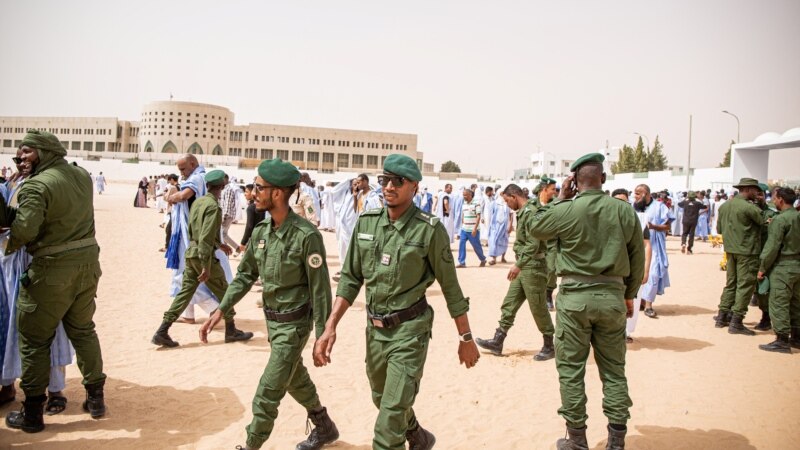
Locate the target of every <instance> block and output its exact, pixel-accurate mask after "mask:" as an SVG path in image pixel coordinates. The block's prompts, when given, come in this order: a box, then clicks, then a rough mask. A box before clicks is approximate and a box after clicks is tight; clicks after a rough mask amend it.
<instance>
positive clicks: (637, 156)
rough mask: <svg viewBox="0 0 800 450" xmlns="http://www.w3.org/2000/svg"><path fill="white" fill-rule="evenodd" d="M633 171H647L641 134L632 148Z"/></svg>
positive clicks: (645, 153) (645, 154)
mask: <svg viewBox="0 0 800 450" xmlns="http://www.w3.org/2000/svg"><path fill="white" fill-rule="evenodd" d="M633 172H647V151H646V150H645V149H644V142H642V137H641V136H639V142H637V143H636V149H634V150H633Z"/></svg>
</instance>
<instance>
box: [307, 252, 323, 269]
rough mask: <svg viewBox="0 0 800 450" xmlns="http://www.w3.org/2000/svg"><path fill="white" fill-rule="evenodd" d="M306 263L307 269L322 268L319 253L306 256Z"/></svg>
mask: <svg viewBox="0 0 800 450" xmlns="http://www.w3.org/2000/svg"><path fill="white" fill-rule="evenodd" d="M307 262H308V267H311V268H312V269H319V268H320V267H322V262H323V261H322V255H320V254H319V253H312V254H310V255H308V261H307Z"/></svg>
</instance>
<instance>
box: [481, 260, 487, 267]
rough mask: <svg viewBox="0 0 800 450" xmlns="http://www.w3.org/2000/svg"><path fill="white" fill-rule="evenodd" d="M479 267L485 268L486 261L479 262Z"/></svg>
mask: <svg viewBox="0 0 800 450" xmlns="http://www.w3.org/2000/svg"><path fill="white" fill-rule="evenodd" d="M480 267H486V260H485V259H484V260H483V261H481V265H480Z"/></svg>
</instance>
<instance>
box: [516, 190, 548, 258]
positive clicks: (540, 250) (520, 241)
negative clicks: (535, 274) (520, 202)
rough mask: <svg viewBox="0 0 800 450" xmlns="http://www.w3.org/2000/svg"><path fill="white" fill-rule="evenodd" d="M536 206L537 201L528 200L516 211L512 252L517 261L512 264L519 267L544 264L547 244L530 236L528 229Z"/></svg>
mask: <svg viewBox="0 0 800 450" xmlns="http://www.w3.org/2000/svg"><path fill="white" fill-rule="evenodd" d="M538 206H539V203H538V202H534V201H533V200H528V202H527V203H526V204H525V206H523V207H522V208H520V209H519V211H517V236H516V239H515V240H514V254H515V255H516V256H517V262H515V263H514V265H516V266H517V267H519V268H520V269H526V268H529V267H545V266H546V262H545V253H546V252H547V244H546V243H545V242H544V241H540V240H538V239H536V238H535V237H533V236H531V235H530V232H529V231H528V227H529V226H530V221H531V220H532V219H533V215H534V214H535V213H536V210H537V209H538Z"/></svg>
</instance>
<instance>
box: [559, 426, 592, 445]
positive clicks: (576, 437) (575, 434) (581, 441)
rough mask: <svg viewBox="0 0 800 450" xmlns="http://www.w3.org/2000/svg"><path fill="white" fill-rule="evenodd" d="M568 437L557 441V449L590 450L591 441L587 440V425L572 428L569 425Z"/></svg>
mask: <svg viewBox="0 0 800 450" xmlns="http://www.w3.org/2000/svg"><path fill="white" fill-rule="evenodd" d="M567 435H568V436H569V437H568V438H562V439H559V440H558V441H556V449H557V450H589V443H588V442H586V427H585V426H584V427H583V428H570V427H567Z"/></svg>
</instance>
